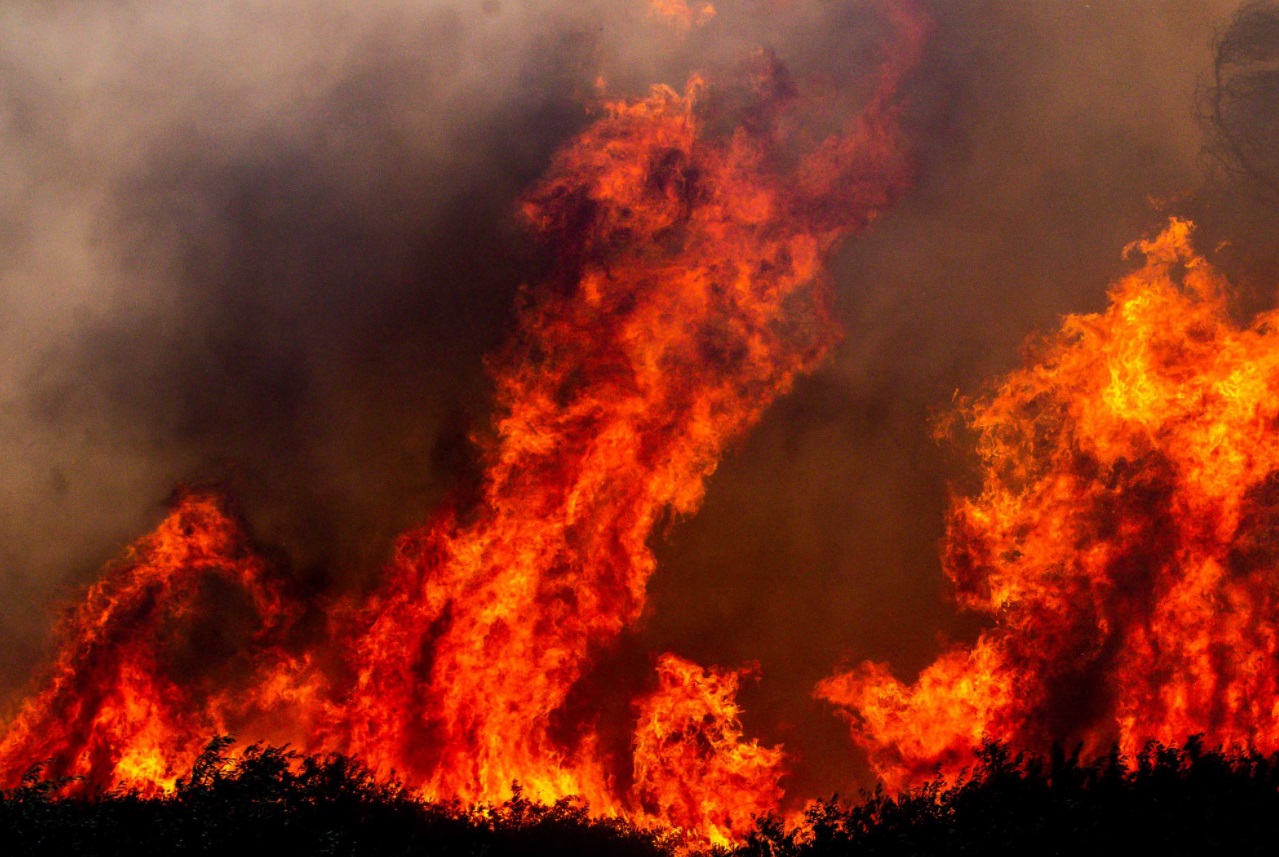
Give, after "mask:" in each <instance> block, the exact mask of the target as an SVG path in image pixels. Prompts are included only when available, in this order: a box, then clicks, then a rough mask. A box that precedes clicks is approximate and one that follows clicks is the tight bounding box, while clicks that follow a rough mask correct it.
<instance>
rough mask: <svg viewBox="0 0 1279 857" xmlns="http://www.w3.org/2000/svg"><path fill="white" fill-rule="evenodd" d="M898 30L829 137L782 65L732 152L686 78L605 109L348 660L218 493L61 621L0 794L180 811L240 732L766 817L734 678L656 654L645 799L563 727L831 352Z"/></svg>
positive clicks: (876, 179)
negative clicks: (142, 797) (459, 471)
mask: <svg viewBox="0 0 1279 857" xmlns="http://www.w3.org/2000/svg"><path fill="white" fill-rule="evenodd" d="M887 12H888V14H889V16H890V17H891V18H892V19H893V21H894V23H895V24H896V27H897V31H898V32H897V41H896V43H894V44H893V45H891V46H889V48H888V50H887V51H886V58H885V61H884V64H883V67H882V69H881V71H880V76H879V85H878V89H877V90H876V91H875V92H874V93H873V95H872V96H871V98H870V99H869V101H868V102H867V104H866V106H865V107H864V109H863V110H862V112H861V113H860V114H859V115H857V116H855V117H854V118H853V119H852V120H850V121H849V122H848V123H847V125H846V126H845V127H844V128H843V129H842V131H841V132H840V133H837V134H835V135H833V136H831V137H830V138H828V139H826V140H823V141H820V142H818V143H817V144H815V145H814V144H811V143H810V142H808V141H806V140H804V139H802V138H799V137H798V136H797V135H795V134H793V133H792V132H793V131H794V128H795V126H796V124H797V123H795V122H792V121H790V120H789V119H788V118H787V117H788V116H790V115H791V114H793V113H794V111H795V110H797V109H799V108H801V107H804V104H803V101H802V99H800V98H799V97H798V95H797V93H796V92H795V89H794V87H793V86H792V85H791V83H790V81H789V79H788V78H787V77H786V75H785V73H784V72H783V71H782V69H781V68H780V66H779V64H778V63H776V62H775V61H774V60H772V59H771V57H769V56H767V55H764V54H761V55H760V57H759V58H758V60H757V62H756V65H755V68H754V71H753V73H752V76H751V77H750V78H749V80H747V81H746V83H745V84H744V86H745V88H746V89H747V94H748V96H749V97H748V98H747V99H745V101H749V102H751V107H750V109H749V110H747V111H745V112H744V114H743V116H742V117H740V120H741V121H739V122H737V123H736V127H735V128H727V130H726V127H727V126H728V123H727V122H726V121H725V117H724V116H713V117H712V118H714V119H715V120H716V121H715V122H714V123H712V122H708V120H707V112H708V110H709V109H710V108H708V107H707V103H708V102H707V100H706V98H705V94H706V92H707V91H708V88H709V85H708V84H707V83H706V82H705V81H704V80H703V79H702V78H700V77H694V78H693V79H692V80H691V81H690V82H689V84H688V86H687V88H686V89H685V90H684V92H682V93H680V92H677V91H675V90H673V89H671V88H669V87H665V86H658V87H654V88H653V89H652V91H651V93H650V94H649V95H648V96H647V97H645V98H641V99H638V100H634V101H617V102H614V103H610V104H607V105H606V106H605V111H604V115H603V116H602V118H600V119H599V120H598V121H597V122H596V123H595V124H594V125H592V126H591V127H589V128H587V129H586V131H585V132H583V133H582V134H581V135H580V136H579V137H578V138H577V139H575V140H574V141H572V142H571V143H570V144H569V145H568V146H567V147H566V148H565V149H564V150H563V151H561V152H560V153H559V155H558V156H557V157H556V159H555V161H554V163H553V165H552V166H551V169H550V171H549V173H548V175H547V176H546V177H545V178H544V179H543V180H542V181H541V182H540V183H539V184H538V185H537V186H536V187H535V188H533V189H532V190H531V191H530V192H529V193H528V194H527V195H526V196H525V198H524V199H523V202H522V206H521V210H522V213H523V215H524V217H525V218H526V219H527V221H528V222H529V223H530V224H531V225H532V226H533V227H534V229H536V230H537V231H538V232H539V233H540V234H541V235H542V236H543V237H544V238H545V239H546V240H547V241H548V242H549V243H550V245H551V246H552V247H554V248H555V249H556V251H557V253H558V258H559V268H558V271H557V272H556V274H555V276H553V277H552V278H551V279H550V280H549V281H548V282H546V283H544V284H542V285H541V286H540V287H537V288H534V289H529V290H528V291H527V293H526V295H525V300H524V305H523V309H522V310H521V311H520V313H519V319H518V327H517V330H516V332H515V335H514V337H513V340H512V342H511V343H510V344H509V345H508V346H507V347H506V348H505V350H503V351H502V352H501V353H500V354H498V355H496V356H495V357H494V358H493V359H492V361H491V364H490V365H491V369H492V372H493V377H494V381H495V386H496V399H497V401H496V416H495V418H494V423H493V429H492V433H491V436H490V437H489V439H488V440H487V442H486V443H485V445H484V449H483V453H484V456H485V463H486V473H485V476H484V478H483V481H482V485H481V487H480V489H479V493H478V498H477V499H476V500H475V501H474V502H473V503H471V504H469V505H466V506H465V507H459V508H451V507H450V508H446V509H444V510H441V511H440V512H439V513H438V514H437V515H435V516H434V517H433V518H432V519H431V520H429V521H428V522H426V523H425V524H423V525H422V526H420V527H418V528H415V529H413V530H411V531H409V532H407V533H405V534H404V535H402V536H401V537H400V539H399V540H398V542H397V544H396V548H395V554H394V557H393V558H392V560H391V561H390V563H389V566H388V568H387V570H386V577H385V580H384V583H383V586H382V587H381V589H380V590H379V592H377V593H376V594H375V595H374V596H373V597H371V598H370V599H368V601H367V602H366V603H363V604H358V605H352V604H344V605H339V606H337V607H333V608H332V609H331V611H330V615H329V627H330V628H331V629H333V632H334V634H335V635H336V636H337V637H338V641H337V643H336V645H335V648H336V650H337V651H336V653H334V652H331V651H328V650H324V649H323V648H315V649H306V648H302V649H298V647H297V646H296V645H295V646H294V649H293V650H290V649H288V648H287V647H285V646H284V645H283V644H282V643H281V640H282V639H284V638H287V637H288V627H289V625H290V624H291V623H292V620H293V618H294V617H293V612H294V611H293V609H292V608H289V607H286V606H284V602H283V601H281V599H280V596H279V594H278V592H277V590H276V588H274V586H273V585H272V584H271V583H270V581H269V579H268V576H267V575H266V574H265V573H264V572H265V568H266V566H265V563H264V562H263V561H262V560H261V559H259V558H257V557H255V556H254V555H253V554H252V553H251V552H250V551H249V549H248V547H247V543H246V539H245V537H244V534H243V532H242V531H241V530H240V529H239V528H238V526H236V525H235V524H234V522H233V521H232V520H231V519H230V518H228V517H227V516H226V515H225V513H224V512H223V511H222V510H221V508H220V507H219V504H218V502H217V501H216V500H215V499H214V498H212V497H211V496H207V495H201V494H189V495H187V496H185V497H183V498H182V499H181V501H180V502H179V504H178V506H177V508H176V509H175V511H174V512H173V514H172V515H171V516H170V517H169V518H168V519H166V520H165V522H164V523H162V524H161V525H160V527H159V529H158V530H157V531H156V532H155V533H154V534H152V535H151V536H148V537H146V538H144V539H142V540H141V541H140V542H139V543H138V544H137V545H136V546H135V547H134V548H133V549H131V551H130V553H129V556H128V558H127V559H126V561H125V562H124V563H123V564H122V565H120V566H118V567H116V568H113V569H111V570H110V571H109V572H108V575H107V577H106V578H105V579H104V580H103V581H102V583H100V584H98V585H97V586H96V587H94V589H93V590H92V591H91V592H90V593H89V598H88V600H87V602H86V603H85V604H84V605H83V606H82V607H81V608H80V609H79V610H78V611H76V613H75V614H74V616H73V617H72V618H71V619H70V620H69V621H68V623H67V625H66V627H64V629H63V638H64V641H65V642H64V649H63V654H62V655H61V658H60V660H59V661H58V665H57V667H56V668H55V670H54V672H53V676H52V679H51V681H50V684H49V686H48V688H47V689H46V690H44V691H42V692H40V693H39V694H38V695H37V696H35V697H33V698H32V700H31V701H30V702H28V704H27V705H26V707H25V708H24V709H23V711H22V712H21V713H20V715H19V716H18V718H17V719H16V720H15V721H14V722H13V723H12V725H11V726H10V727H9V729H8V732H7V734H6V736H5V738H4V743H3V745H2V753H0V758H2V759H3V762H4V765H3V770H2V771H0V773H3V775H4V776H5V777H7V778H9V779H11V780H12V779H15V778H16V777H17V776H18V775H19V774H20V773H21V770H20V769H21V768H22V767H24V766H25V765H26V764H28V763H29V762H30V761H33V760H38V759H39V758H42V757H46V756H47V757H51V758H53V759H54V760H55V768H56V770H55V773H63V772H65V773H74V774H83V775H85V776H86V777H87V782H89V783H90V784H91V785H94V786H103V785H109V784H112V783H125V784H138V783H141V784H144V785H147V786H148V787H153V788H156V789H164V788H170V787H171V786H172V783H173V778H174V777H175V775H176V773H177V772H179V771H181V770H183V769H184V766H186V765H188V764H189V762H190V760H191V758H192V757H193V756H194V755H195V753H196V752H197V751H198V750H199V748H200V745H201V744H202V743H203V742H204V741H205V740H207V739H208V738H209V737H210V736H211V735H214V734H218V733H222V732H224V731H226V730H227V729H229V728H240V729H251V730H253V731H255V732H261V731H263V730H267V731H272V732H273V734H277V735H284V736H287V737H288V739H289V740H291V741H292V742H293V743H294V744H296V745H298V746H301V747H305V748H307V749H309V750H312V751H317V752H321V751H322V752H328V751H343V752H349V753H354V754H357V755H359V756H360V757H361V758H362V759H364V760H365V761H366V762H367V763H369V764H371V765H372V766H374V767H375V768H376V769H378V770H380V771H383V772H390V771H392V770H394V771H395V772H396V773H397V774H398V775H399V776H402V777H405V778H406V779H407V780H408V781H409V782H410V783H412V784H414V785H416V786H418V787H419V788H420V789H421V791H422V793H423V795H424V796H426V797H439V798H459V799H461V800H462V801H466V802H494V801H500V800H502V799H504V798H506V797H507V796H509V795H510V794H511V793H512V784H513V783H515V782H517V781H518V783H520V785H521V788H522V793H523V794H524V795H526V796H527V797H529V798H532V799H537V800H542V801H551V800H555V799H558V798H561V797H564V796H568V795H578V796H581V797H583V798H585V799H586V800H588V801H589V802H590V804H591V807H592V809H593V811H595V812H597V813H606V814H607V813H614V814H619V813H626V814H629V815H631V816H632V817H635V818H648V819H652V820H655V821H658V822H661V823H665V824H671V825H674V826H677V827H682V828H686V829H689V830H691V831H692V832H693V833H694V834H696V835H702V836H705V837H709V838H710V839H713V840H714V841H718V842H727V841H729V839H730V838H731V837H732V836H735V835H738V834H739V833H741V832H742V831H743V830H744V829H745V826H746V819H747V818H748V816H749V815H750V814H752V813H755V812H759V811H763V810H766V809H770V808H772V807H774V806H775V805H776V802H777V800H778V799H779V798H780V795H781V790H780V787H779V785H778V777H779V776H780V770H781V769H780V760H781V752H780V750H779V749H776V748H773V749H769V748H764V747H761V746H759V745H758V744H757V743H755V742H752V741H747V740H745V739H744V738H743V737H742V735H741V729H740V726H739V725H738V721H737V708H736V704H735V702H734V698H733V697H734V693H735V690H736V687H737V674H735V673H722V672H718V671H714V670H711V671H702V670H700V669H699V668H697V667H695V666H693V665H692V664H689V663H688V662H686V661H682V660H679V659H678V658H675V657H674V656H669V655H668V656H665V657H663V658H662V659H661V660H660V662H659V667H658V676H659V686H658V690H657V692H656V693H654V694H653V695H652V696H650V697H648V698H647V699H646V700H644V701H643V702H642V703H641V704H640V706H639V714H640V718H641V722H640V726H639V732H638V733H637V736H636V739H635V745H634V746H635V759H634V769H633V770H634V774H635V788H634V790H633V794H631V793H628V790H627V789H625V788H621V787H618V786H617V785H616V783H615V782H614V777H615V774H616V773H617V771H618V770H619V767H618V765H617V764H616V762H615V760H612V759H609V758H607V757H605V756H604V755H603V754H601V753H600V752H599V751H598V749H597V748H598V746H600V743H601V742H600V741H599V740H598V737H599V736H597V735H596V734H595V732H594V727H593V726H592V725H591V724H589V723H577V722H573V721H572V720H571V719H569V718H568V715H567V714H566V713H565V703H566V700H568V698H569V694H570V692H571V691H572V690H573V689H574V687H575V686H577V684H578V681H579V679H581V678H582V677H583V675H584V674H585V673H586V671H587V670H588V669H589V668H590V666H591V664H592V661H593V659H594V658H595V656H596V655H597V654H598V653H600V652H601V651H602V650H603V649H604V648H605V647H607V646H608V645H609V644H611V643H612V642H613V641H614V640H615V639H616V638H617V637H618V635H619V634H620V633H621V632H622V631H623V630H624V629H626V628H628V627H632V626H634V625H635V623H636V622H637V621H638V619H639V618H640V616H641V614H642V612H643V610H644V605H645V589H646V585H647V582H648V579H649V577H650V575H651V574H652V573H653V571H654V565H655V561H654V557H653V553H652V550H651V549H650V547H649V540H650V538H651V536H652V534H653V530H654V528H655V527H656V526H658V524H659V523H660V522H663V521H666V520H670V519H671V518H672V517H677V516H681V515H688V514H691V513H693V512H694V511H695V510H696V509H697V507H698V505H699V504H700V502H701V500H702V496H703V493H704V491H705V487H706V480H707V478H708V477H709V476H710V475H711V474H712V473H713V472H714V470H715V467H716V464H717V461H718V460H719V457H720V456H721V454H722V453H723V451H724V448H725V446H726V445H727V444H728V443H730V442H731V441H732V440H733V439H735V438H738V437H740V436H741V435H742V434H743V433H744V432H745V431H746V430H747V429H749V428H750V427H751V426H752V425H753V424H754V423H755V422H756V421H757V420H758V419H759V417H760V415H761V414H762V412H763V411H764V409H765V408H766V407H767V406H768V405H769V403H771V402H772V401H773V400H774V399H775V398H776V397H778V396H779V395H782V394H783V393H785V392H786V391H787V390H788V389H789V387H790V386H791V384H792V382H793V380H794V378H795V377H796V376H797V375H798V374H799V373H802V372H806V371H808V370H810V369H812V368H813V367H814V366H815V365H816V364H817V363H818V362H819V361H820V360H821V359H822V358H823V357H824V355H825V354H826V352H827V351H828V349H829V348H830V347H831V345H832V343H833V342H834V341H835V339H836V338H837V330H836V327H835V325H834V323H833V322H832V320H831V318H830V314H829V311H828V302H829V294H828V284H827V283H826V282H825V280H824V279H823V278H822V277H821V266H822V263H823V260H824V259H825V258H826V257H828V256H829V254H830V253H831V252H832V251H833V250H834V249H835V247H836V246H837V244H838V243H839V241H840V240H841V239H842V238H844V237H845V236H847V235H849V234H851V233H853V232H856V231H858V230H860V229H861V228H863V227H864V226H866V225H867V224H868V223H869V222H871V221H872V220H873V219H874V218H875V217H876V216H877V215H878V214H879V213H880V212H881V211H882V210H883V209H884V208H886V207H887V206H888V205H889V204H890V203H891V202H892V201H893V199H894V198H895V197H896V196H897V195H898V194H899V193H900V191H901V190H902V189H903V188H904V186H905V184H906V181H907V175H908V164H907V159H906V158H905V156H904V154H903V151H904V147H903V146H902V141H901V139H900V138H901V134H900V131H899V129H898V126H897V122H896V114H897V111H898V107H897V105H896V101H895V98H896V95H895V93H896V89H897V86H898V83H899V80H900V77H901V75H902V74H903V73H904V72H905V71H906V70H907V69H909V68H910V67H911V66H912V65H913V63H914V62H915V60H916V58H917V56H918V53H919V51H920V48H921V43H922V40H923V36H924V29H925V27H924V23H923V21H922V19H920V18H919V17H918V16H916V15H915V14H914V13H912V12H911V11H909V10H908V9H903V8H898V7H888V9H887ZM728 118H732V117H728ZM711 128H713V129H714V130H713V131H712V130H709V129H711ZM805 148H807V153H805ZM206 579H213V580H217V581H222V582H223V584H224V585H225V586H227V587H230V588H231V589H232V590H233V591H234V592H236V593H239V594H240V596H241V597H242V598H243V599H244V600H246V602H247V603H248V604H249V605H250V606H251V607H252V608H253V609H252V611H250V612H252V614H253V615H254V616H255V617H256V623H257V624H256V625H255V626H254V629H255V630H253V632H252V633H251V634H249V635H247V636H245V637H244V638H243V639H242V640H241V641H240V642H241V643H242V645H241V646H239V647H238V648H236V649H235V651H234V652H232V653H231V654H230V655H229V656H228V657H226V658H223V659H222V660H223V661H225V663H223V662H221V661H220V662H219V663H218V664H216V665H215V666H216V668H208V669H203V671H201V672H199V674H198V675H194V676H193V675H192V674H191V673H190V672H189V671H187V670H186V669H185V668H179V667H180V666H181V665H179V664H176V663H170V660H172V658H171V655H172V652H173V650H174V647H175V646H177V645H178V643H179V642H181V641H187V643H190V642H191V641H192V640H193V639H194V636H193V634H194V631H192V630H191V629H192V628H195V627H196V626H199V625H200V623H201V622H202V621H204V619H203V618H202V617H204V616H206V615H207V613H208V611H207V610H206V608H204V607H203V606H201V605H200V604H199V603H197V602H198V596H199V593H200V591H201V586H202V585H203V583H202V581H205V580H206ZM335 661H337V662H338V664H337V666H332V665H331V664H332V662H335ZM246 676H251V677H252V681H251V682H250V681H249V679H248V678H246ZM621 770H625V768H624V767H622V768H621ZM689 777H694V778H696V779H697V780H698V781H697V782H680V781H681V780H687V779H688V778H689ZM711 789H713V790H714V793H712V791H711Z"/></svg>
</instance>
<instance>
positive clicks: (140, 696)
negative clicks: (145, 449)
mask: <svg viewBox="0 0 1279 857" xmlns="http://www.w3.org/2000/svg"><path fill="white" fill-rule="evenodd" d="M292 618H293V612H292V610H291V608H290V607H288V606H287V605H286V603H285V601H284V600H283V598H282V595H281V592H280V591H279V589H278V586H277V585H276V584H275V583H274V582H273V581H272V579H271V576H270V575H269V574H268V571H267V568H266V565H265V563H263V562H262V561H261V560H260V559H259V558H257V557H256V556H255V555H254V554H253V553H252V551H251V550H250V548H249V545H248V542H247V539H246V537H245V534H244V531H243V529H242V528H241V527H240V525H239V523H238V522H237V521H236V520H235V519H234V518H233V517H231V516H229V515H228V513H227V511H226V510H225V508H224V507H223V505H222V504H221V502H220V501H219V500H218V499H217V498H216V497H214V496H212V495H210V494H208V493H199V492H186V493H183V494H182V495H180V496H179V497H178V499H177V500H176V502H175V504H174V509H173V511H172V513H171V514H170V515H169V516H168V517H167V518H165V519H164V521H162V522H161V523H160V525H159V526H158V527H157V528H156V530H155V532H153V533H151V534H150V535H148V536H146V537H144V538H142V539H141V540H139V541H138V543H137V544H135V545H133V546H132V547H131V548H130V549H129V551H128V552H127V553H126V554H125V556H124V558H123V559H122V560H121V561H120V562H118V563H116V564H115V565H113V566H110V567H108V569H107V571H106V574H105V575H104V577H103V579H102V580H101V581H99V582H98V583H97V584H95V585H94V586H93V587H92V588H91V589H90V590H89V592H88V595H87V596H86V598H85V600H84V603H83V604H81V605H80V606H79V607H78V608H76V609H75V610H74V611H73V612H71V613H70V614H68V615H67V616H66V617H65V618H64V619H63V621H62V623H61V626H60V628H59V636H60V638H61V639H62V640H63V641H64V646H63V649H62V652H61V654H60V656H59V657H58V659H57V661H56V663H55V664H54V665H53V668H52V669H51V670H50V674H49V678H48V681H47V686H46V687H45V689H44V690H43V691H41V692H40V693H38V694H37V695H35V696H33V697H32V698H31V699H29V700H28V701H27V702H26V704H25V705H24V706H23V708H22V709H21V711H20V712H19V714H18V715H17V717H16V718H15V719H14V721H13V722H12V723H10V724H9V726H8V730H7V732H6V733H5V736H4V740H3V741H2V742H0V779H3V781H4V782H6V783H14V782H16V781H17V780H18V779H19V778H20V777H21V776H22V774H23V773H24V772H25V771H26V769H27V768H28V767H30V766H31V765H32V764H33V763H36V762H42V761H46V760H47V761H48V767H47V769H46V771H45V773H46V774H48V775H50V776H55V777H61V776H71V777H81V778H83V779H82V781H80V783H79V784H78V787H79V788H84V789H94V788H105V787H109V786H111V785H114V784H117V783H119V784H123V785H127V786H132V787H136V788H139V789H142V790H144V791H150V792H154V791H163V790H168V789H170V788H172V786H173V783H174V781H175V780H176V779H177V777H178V776H179V775H180V774H182V773H184V772H185V771H186V770H188V769H189V767H190V763H191V760H192V759H194V758H195V756H196V755H197V754H198V753H199V751H200V750H201V749H203V747H204V744H205V743H206V742H207V741H208V740H209V738H210V737H211V736H213V735H219V734H224V733H225V732H226V731H227V726H228V722H230V720H232V719H236V718H238V717H242V716H243V715H244V713H245V712H246V711H247V708H248V706H249V705H250V704H251V702H250V700H249V698H248V697H246V695H245V693H244V691H246V689H248V688H250V687H251V686H252V685H251V681H252V676H253V673H254V672H255V671H256V669H257V668H258V667H259V666H261V664H259V663H256V662H255V660H254V658H255V653H257V652H260V651H261V643H262V642H263V641H264V640H265V639H266V638H268V637H269V636H271V635H273V634H275V633H277V632H279V631H280V630H282V629H283V627H284V626H286V625H287V623H288V622H289V621H290V620H291V619H292ZM249 696H252V694H249Z"/></svg>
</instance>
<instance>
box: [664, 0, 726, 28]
mask: <svg viewBox="0 0 1279 857" xmlns="http://www.w3.org/2000/svg"><path fill="white" fill-rule="evenodd" d="M648 8H649V12H650V13H651V14H652V15H653V16H654V17H657V18H661V19H662V20H664V21H667V22H668V23H670V24H671V25H672V26H674V27H675V28H676V29H678V30H680V31H682V32H688V31H689V30H691V29H692V28H693V27H695V26H697V27H700V26H702V25H703V24H706V23H709V22H710V21H711V19H713V18H714V17H715V6H714V4H711V3H693V4H690V3H689V2H688V0H648Z"/></svg>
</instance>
